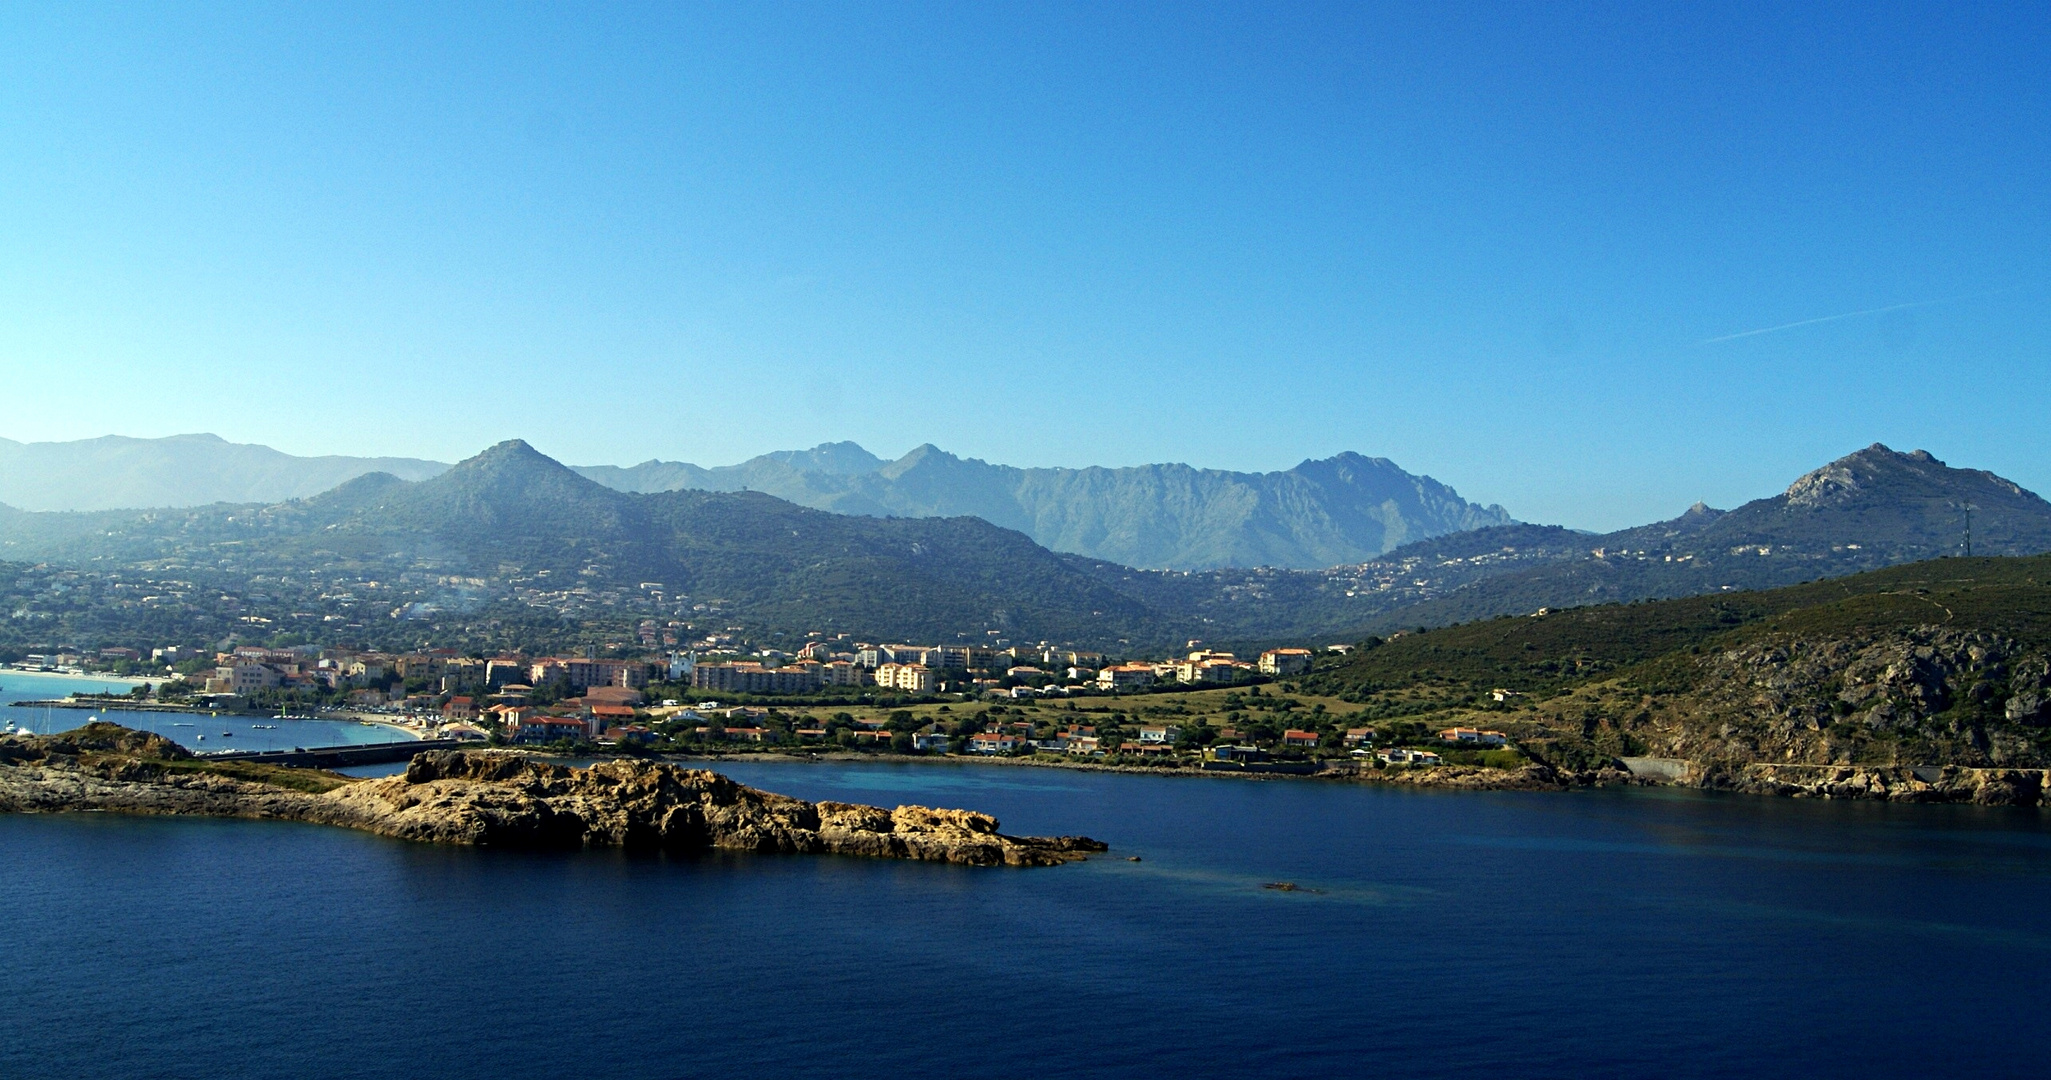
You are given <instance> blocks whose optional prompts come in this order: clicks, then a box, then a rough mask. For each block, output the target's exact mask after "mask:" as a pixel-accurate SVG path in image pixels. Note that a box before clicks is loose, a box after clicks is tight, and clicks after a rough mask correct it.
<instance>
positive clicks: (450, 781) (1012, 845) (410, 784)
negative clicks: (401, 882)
mask: <svg viewBox="0 0 2051 1080" xmlns="http://www.w3.org/2000/svg"><path fill="white" fill-rule="evenodd" d="M0 811H4V812H16V813H23V812H27V813H35V812H61V811H104V812H113V813H128V814H189V815H200V816H208V817H239V818H268V819H276V820H282V821H304V822H311V823H315V824H321V825H338V826H342V827H344V828H351V829H360V830H363V831H365V832H372V833H377V834H379V835H381V836H391V837H396V838H399V839H403V840H414V841H421V842H427V843H444V844H475V845H480V846H492V847H514V848H579V847H623V848H639V849H662V850H670V851H702V850H715V849H716V850H723V851H753V852H765V853H769V852H782V853H793V854H837V855H861V856H868V857H873V858H894V859H916V860H923V861H929V862H948V863H958V864H962V865H968V866H1053V865H1058V864H1061V863H1065V862H1070V861H1073V860H1079V859H1082V858H1084V857H1085V856H1086V855H1087V854H1088V853H1091V852H1099V851H1104V850H1105V849H1106V846H1105V845H1104V844H1103V843H1101V842H1098V841H1095V840H1091V839H1088V838H1086V837H1075V836H1061V837H1033V836H1008V835H1006V834H1004V833H1001V832H999V831H998V823H997V819H995V818H993V817H991V816H989V815H988V814H980V813H976V812H973V811H969V810H938V809H931V808H928V807H923V806H900V807H897V808H896V809H894V810H886V809H883V808H882V807H876V806H861V805H856V804H851V803H837V802H816V803H815V802H807V801H805V800H803V799H794V798H789V797H787V796H783V795H777V794H773V793H771V792H766V791H758V790H756V789H754V788H751V787H747V786H745V785H743V784H738V783H735V782H734V781H732V780H730V779H728V778H727V777H724V776H721V775H720V774H718V773H714V772H708V771H705V770H699V769H685V768H681V767H678V766H675V765H669V764H661V763H654V762H645V761H624V760H623V761H605V762H600V763H598V764H595V765H593V766H591V767H590V768H584V769H579V768H571V767H568V766H563V765H553V764H547V763H543V762H537V761H533V760H531V759H529V758H527V757H525V756H524V755H520V754H515V753H504V752H493V751H470V750H444V751H429V752H426V753H422V754H419V755H417V756H415V757H414V759H413V761H412V763H411V764H410V765H409V766H408V767H407V770H406V772H405V773H403V774H401V775H398V776H390V777H384V778H379V779H369V780H357V779H352V778H349V777H344V776H339V775H337V774H334V773H323V772H318V771H315V770H308V769H290V768H281V767H276V766H261V765H250V764H247V763H238V762H218V763H217V762H209V761H207V760H206V759H205V758H198V757H194V756H193V755H192V754H191V753H190V752H188V751H187V750H185V748H183V747H181V746H179V745H178V744H176V743H174V742H171V741H170V740H168V739H164V738H162V737H160V736H157V735H152V734H149V733H146V732H140V731H135V730H132V729H129V728H125V727H121V726H119V725H116V724H107V723H95V724H88V725H86V726H85V727H83V728H79V729H77V730H74V731H69V732H65V733H63V734H60V735H50V736H13V737H8V738H4V739H0Z"/></svg>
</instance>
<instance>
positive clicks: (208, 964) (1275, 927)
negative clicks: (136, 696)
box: [0, 761, 2051, 1080]
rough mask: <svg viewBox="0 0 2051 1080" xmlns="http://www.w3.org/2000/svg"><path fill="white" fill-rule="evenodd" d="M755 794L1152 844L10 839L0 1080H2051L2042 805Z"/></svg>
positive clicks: (155, 825)
mask: <svg viewBox="0 0 2051 1080" xmlns="http://www.w3.org/2000/svg"><path fill="white" fill-rule="evenodd" d="M716 767H718V768H720V769H721V770H723V771H725V772H727V773H728V774H730V775H732V776H734V777H735V778H736V779H739V780H742V781H744V782H747V783H751V784H756V785H758V786H762V787H766V788H768V789H770V790H775V791H782V792H785V793H788V794H792V795H798V796H801V797H805V798H815V799H816V798H833V799H840V800H847V801H858V802H872V803H880V804H883V805H894V804H896V803H900V802H919V803H926V804H929V805H943V806H966V807H970V808H974V809H980V810H987V811H990V812H992V813H994V814H996V815H997V816H998V817H999V818H1000V819H1002V820H1003V822H1004V826H1005V828H1006V830H1007V831H1013V832H1027V833H1085V834H1089V835H1093V836H1097V837H1099V838H1101V839H1105V840H1107V841H1109V842H1110V843H1111V844H1112V845H1113V851H1112V852H1111V853H1110V854H1109V855H1108V856H1099V857H1096V858H1093V859H1092V860H1091V861H1089V862H1087V863H1081V864H1075V865H1071V866H1067V867H1061V868H1056V869H1044V870H1013V869H978V868H966V867H950V866H935V865H926V864H915V863H900V862H887V861H869V860H860V859H848V858H817V857H796V856H743V855H724V854H721V855H706V856H699V857H677V856H663V855H644V854H625V853H620V852H607V851H593V852H578V853H557V854H535V853H521V852H506V851H487V850H477V849H464V848H445V847H433V846H426V845H414V844H405V843H400V842H396V841H391V840H385V839H382V838H378V837H373V836H366V835H362V834H358V833H352V832H347V831H343V830H338V829H326V828H321V827H317V826H307V825H297V824H284V823H274V822H242V821H207V820H197V819H132V818H118V817H112V816H107V815H84V814H81V815H47V816H35V817H28V816H7V817H0V851H5V852H6V853H7V856H8V857H7V858H6V859H5V860H4V861H0V912H4V913H5V916H4V918H0V927H4V929H0V941H4V943H5V948H4V949H0V1002H5V1003H6V1007H5V1008H0V1075H5V1076H90V1077H100V1076H138V1075H150V1076H172V1077H184V1076H192V1077H200V1076H207V1077H221V1076H225V1077H241V1076H280V1075H304V1074H311V1073H318V1074H321V1075H326V1076H347V1077H354V1076H361V1077H401V1076H406V1077H411V1076H421V1075H432V1076H454V1077H472V1076H474V1077H530V1076H531V1077H544V1076H549V1077H553V1076H586V1075H605V1076H610V1077H629V1078H631V1077H687V1076H688V1077H698V1076H706V1077H710V1076H729V1075H777V1076H836V1077H838V1076H848V1077H870V1076H875V1077H893V1078H898V1080H904V1078H923V1077H955V1076H993V1077H995V1076H1001V1077H1014V1076H1016V1077H1024V1076H1033V1077H1041V1076H1111V1077H1141V1076H1161V1075H1179V1076H1202V1077H1209V1076H1243V1075H1247V1074H1249V1073H1255V1072H1258V1073H1261V1074H1265V1075H1276V1076H1328V1075H1333V1074H1346V1075H1351V1074H1358V1073H1374V1074H1389V1075H1396V1076H1420V1077H1475V1076H1520V1077H1521V1076H1546V1077H1550V1076H1588V1075H1610V1076H1725V1075H1732V1074H1740V1073H1742V1074H1745V1075H1752V1076H1790V1077H1793V1076H1803V1077H1809V1076H1834V1075H1852V1074H1858V1075H1862V1076H1883V1077H1892V1076H1927V1075H1930V1074H1933V1073H1936V1074H1943V1075H1956V1074H1964V1073H1984V1074H1988V1075H1996V1076H2016V1075H2037V1074H2040V1072H2041V1059H2042V1054H2043V1047H2044V1046H2045V1045H2047V1044H2051V1038H2047V1036H2051V1022H2047V1021H2046V1020H2045V1019H2044V1011H2043V1009H2042V1008H2041V1005H2040V1003H2041V1001H2042V1000H2043V996H2044V993H2045V991H2046V990H2047V989H2051V987H2047V985H2046V984H2047V982H2051V975H2047V974H2046V972H2047V971H2051V929H2047V927H2046V926H2045V919H2044V912H2045V911H2046V910H2047V909H2051V819H2047V817H2046V815H2044V814H2043V813H2042V812H2041V811H2036V810H2015V809H1984V808H1974V807H1948V806H1938V807H1931V806H1889V805H1885V804H1864V803H1825V802H1808V801H1797V800H1774V799H1762V798H1752V797H1741V796H1716V795H1705V794H1701V793H1695V792H1683V791H1670V790H1619V791H1586V792H1575V793H1568V794H1548V793H1521V792H1518V793H1448V792H1421V791H1406V790H1398V789H1388V788H1372V787H1358V786H1347V785H1339V784H1326V783H1312V782H1303V781H1272V782H1249V781H1242V780H1218V779H1201V778H1170V777H1160V778H1156V777H1146V776H1131V775H1115V774H1101V773H1085V772H1077V771H1063V770H1055V769H1031V768H1020V767H1005V766H997V765H988V764H974V763H963V764H952V763H949V764H926V763H920V764H873V763H795V762H792V763H785V762H773V761H760V762H756V761H733V762H724V763H720V764H718V765H717V766H716ZM1135 855H1136V856H1139V857H1140V859H1141V860H1142V861H1139V862H1128V861H1126V857H1127V856H1135ZM1280 882H1289V883H1293V884H1294V885H1296V886H1297V889H1296V891H1287V892H1285V891H1279V890H1275V889H1268V888H1264V887H1263V886H1265V885H1268V884H1273V883H1280Z"/></svg>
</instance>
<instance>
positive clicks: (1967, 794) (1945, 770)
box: [687, 753, 2051, 806]
mask: <svg viewBox="0 0 2051 1080" xmlns="http://www.w3.org/2000/svg"><path fill="white" fill-rule="evenodd" d="M779 759H781V760H786V761H789V762H791V763H793V764H802V763H804V762H806V761H863V762H875V761H879V760H882V761H893V762H916V763H919V764H925V765H948V764H975V765H1005V766H1010V767H1014V768H1026V769H1070V770H1075V771H1078V772H1108V773H1124V774H1127V775H1132V776H1168V777H1191V778H1198V777H1201V778H1217V779H1227V780H1254V781H1269V780H1281V781H1303V780H1313V781H1324V782H1327V783H1333V782H1336V783H1357V784H1386V785H1390V786H1396V787H1417V788H1434V789H1444V790H1452V791H1568V790H1572V789H1575V788H1588V787H1685V788H1696V789H1699V790H1704V791H1726V792H1734V793H1738V794H1746V795H1771V796H1777V797H1781V798H1796V799H1869V800H1879V801H1888V802H1915V803H1969V804H1973V805H1977V806H2051V770H2045V769H2002V768H1972V767H1966V766H1958V765H1945V766H1913V767H1911V766H1877V765H1873V766H1869V765H1774V764H1752V763H1709V764H1704V763H1699V762H1686V761H1680V760H1675V761H1673V762H1672V765H1673V766H1674V768H1673V769H1671V770H1670V771H1668V772H1666V773H1665V774H1664V775H1660V774H1650V775H1648V774H1644V773H1637V772H1633V771H1632V770H1631V769H1630V768H1620V767H1617V766H1615V765H1611V766H1606V767H1603V768H1599V769H1585V770H1571V769H1559V768H1555V767H1553V766H1551V765H1547V764H1545V763H1543V762H1533V763H1531V764H1529V765H1526V766H1524V767H1522V768H1519V769H1492V768H1485V767H1481V766H1474V765H1441V766H1435V767H1432V768H1403V769H1374V768H1367V767H1363V766H1359V765H1356V764H1354V763H1352V762H1332V763H1329V765H1328V767H1326V768H1324V769H1322V770H1320V771H1318V772H1313V773H1253V772H1235V771H1225V770H1204V769H1193V768H1182V767H1176V768H1169V767H1162V766H1157V765H1105V764H1100V763H1096V762H1085V761H1044V760H1036V759H1031V758H1005V757H987V758H976V759H974V760H973V761H972V762H971V761H968V760H966V759H962V758H937V759H936V758H933V757H921V756H918V755H908V754H907V755H890V756H887V757H883V756H878V755H874V754H835V753H825V754H807V755H804V756H802V757H799V756H797V755H791V754H747V755H708V756H706V757H703V758H694V759H687V760H706V761H731V760H750V761H760V760H779Z"/></svg>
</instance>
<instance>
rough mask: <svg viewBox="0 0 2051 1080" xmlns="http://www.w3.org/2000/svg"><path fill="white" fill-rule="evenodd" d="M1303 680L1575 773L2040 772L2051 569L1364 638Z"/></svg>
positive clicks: (1972, 565)
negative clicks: (1488, 730) (1652, 765)
mask: <svg viewBox="0 0 2051 1080" xmlns="http://www.w3.org/2000/svg"><path fill="white" fill-rule="evenodd" d="M1304 681H1305V685H1306V688H1307V689H1311V690H1315V691H1319V692H1322V693H1325V694H1328V695H1332V696H1334V697H1337V698H1340V699H1342V700H1344V701H1346V702H1348V703H1350V704H1352V705H1355V706H1364V707H1365V708H1364V712H1365V714H1366V715H1370V716H1376V715H1382V714H1387V713H1393V712H1395V711H1397V710H1409V709H1421V708H1422V709H1431V707H1434V706H1435V707H1436V708H1435V709H1432V710H1431V711H1427V712H1425V713H1423V714H1422V716H1423V717H1427V718H1428V723H1429V724H1441V725H1448V726H1450V725H1454V724H1459V725H1465V726H1482V727H1487V726H1494V727H1498V728H1500V729H1502V730H1506V731H1509V732H1510V733H1512V734H1513V735H1514V736H1515V737H1516V738H1517V740H1518V745H1519V746H1520V747H1522V748H1523V749H1525V750H1527V751H1528V752H1530V753H1533V754H1534V755H1536V756H1539V757H1543V758H1547V759H1549V760H1552V761H1553V762H1554V763H1556V764H1563V765H1568V766H1570V767H1575V768H1587V767H1592V766H1593V765H1595V764H1599V763H1600V762H1602V761H1603V760H1606V759H1608V758H1613V757H1617V756H1632V755H1650V756H1662V755H1664V756H1674V757H1690V758H1698V759H1716V760H1735V761H1754V760H1768V761H1798V762H1810V763H1818V764H1822V763H1842V764H1855V763H1856V764H1867V763H1872V764H1944V763H1952V764H1970V765H1990V764H2007V765H2017V766H2037V765H2040V764H2042V763H2046V762H2051V556H2032V557H2028V558H1976V559H1939V560H1934V561H1929V562H1923V563H1916V564H1912V565H1908V566H1899V567H1893V568H1889V569H1885V570H1878V571H1873V572H1870V573H1865V574H1859V575H1855V576H1852V577H1846V578H1837V579H1832V580H1829V581H1821V582H1812V583H1810V584H1806V585H1799V586H1793V587H1790V588H1784V589H1776V590H1771V591H1767V592H1758V593H1737V594H1728V595H1721V596H1703V597H1690V598H1683V599H1677V600H1663V601H1650V602H1644V603H1637V604H1616V605H1606V606H1601V607H1589V608H1576V609H1570V610H1566V611H1559V612H1552V613H1549V614H1546V615H1544V616H1541V617H1528V616H1525V617H1507V618H1500V619H1491V620H1488V621H1484V622H1477V623H1470V624H1467V625H1464V626H1452V627H1445V628H1441V629H1438V630H1432V631H1428V632H1422V633H1417V632H1413V633H1408V634H1404V635H1402V636H1400V637H1395V638H1392V639H1389V640H1377V639H1369V640H1368V641H1366V642H1363V643H1362V644H1361V645H1360V646H1359V647H1358V648H1357V649H1356V650H1355V651H1354V652H1353V653H1352V654H1351V655H1349V656H1347V657H1345V658H1343V659H1338V660H1334V661H1329V662H1327V663H1325V664H1323V665H1321V666H1320V667H1319V669H1318V670H1317V671H1315V672H1314V673H1313V674H1312V675H1311V676H1310V677H1308V678H1307V679H1305V680H1304ZM1494 691H1509V693H1507V694H1500V695H1499V694H1497V693H1494ZM1498 697H1500V698H1501V700H1498Z"/></svg>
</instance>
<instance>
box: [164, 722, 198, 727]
mask: <svg viewBox="0 0 2051 1080" xmlns="http://www.w3.org/2000/svg"><path fill="white" fill-rule="evenodd" d="M171 726H172V727H197V726H198V725H196V724H180V723H175V722H174V723H173V724H172V725H171Z"/></svg>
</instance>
